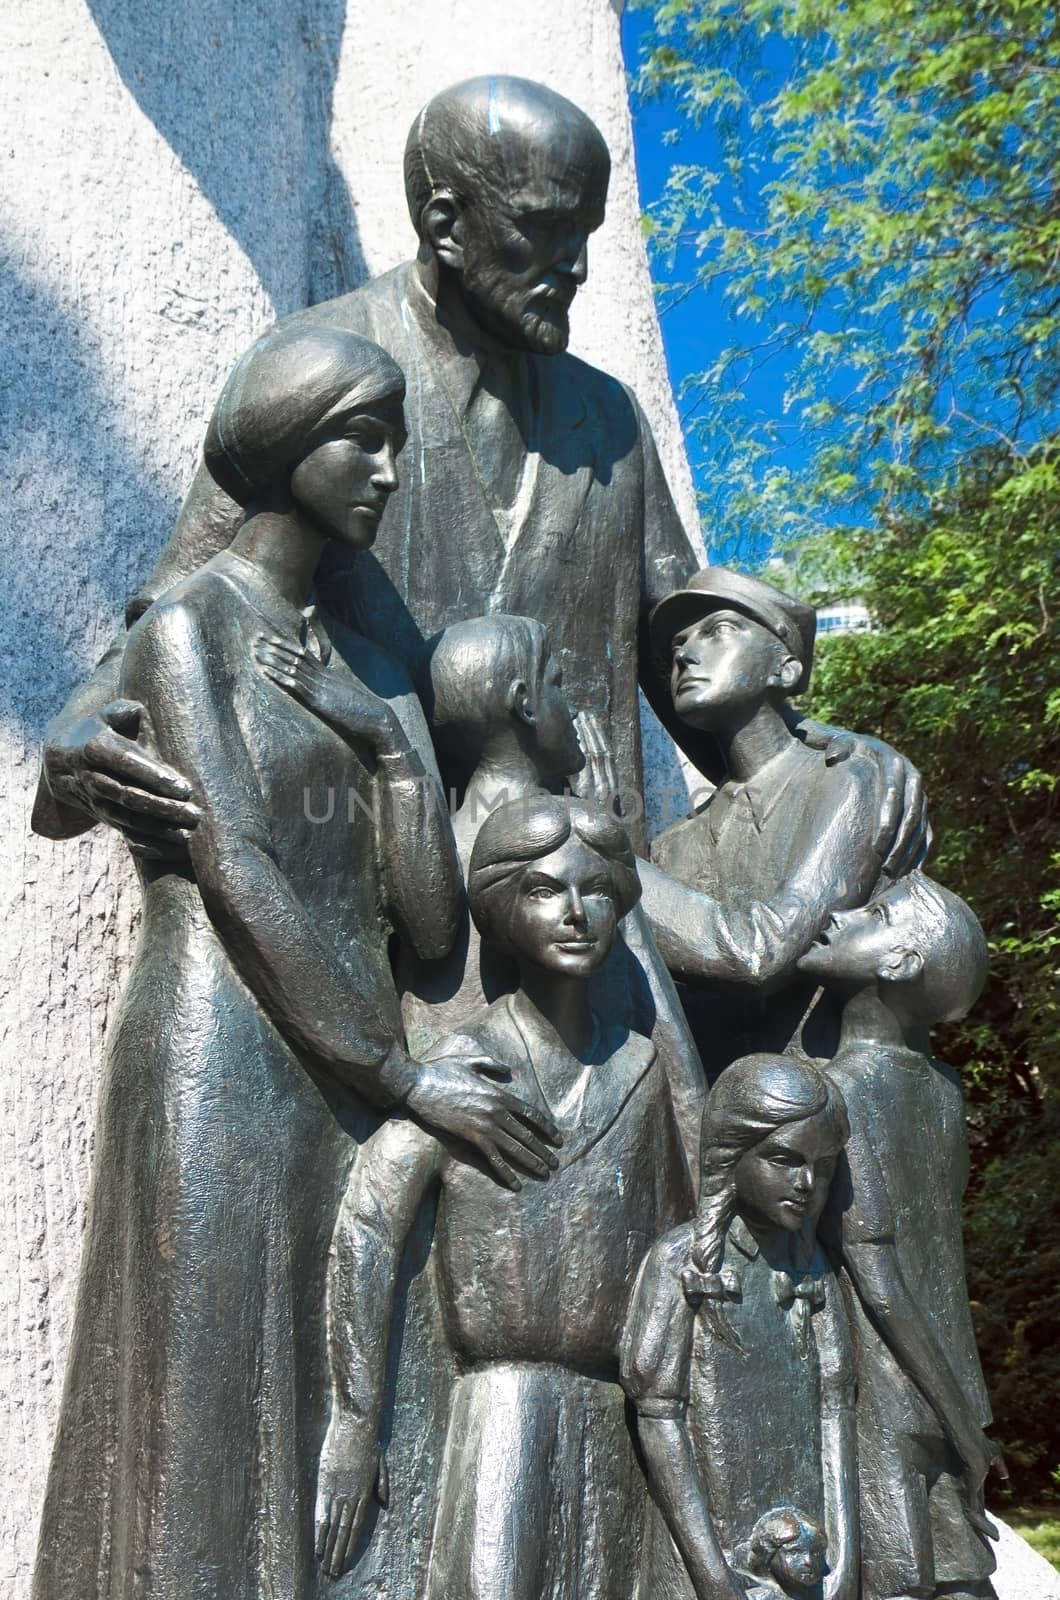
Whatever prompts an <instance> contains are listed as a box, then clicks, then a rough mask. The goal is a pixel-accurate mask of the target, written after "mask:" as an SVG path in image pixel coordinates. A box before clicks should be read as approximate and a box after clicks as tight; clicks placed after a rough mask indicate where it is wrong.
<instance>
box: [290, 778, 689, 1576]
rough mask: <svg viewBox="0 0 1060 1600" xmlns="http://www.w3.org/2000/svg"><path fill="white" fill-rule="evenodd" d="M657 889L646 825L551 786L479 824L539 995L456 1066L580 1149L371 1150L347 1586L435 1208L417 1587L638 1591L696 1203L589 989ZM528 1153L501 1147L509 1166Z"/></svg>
mask: <svg viewBox="0 0 1060 1600" xmlns="http://www.w3.org/2000/svg"><path fill="white" fill-rule="evenodd" d="M639 892H640V889H639V884H638V881H637V871H636V862H635V858H634V856H633V852H632V849H631V847H630V843H629V839H628V837H627V835H626V833H625V830H624V829H623V828H622V827H621V826H620V825H619V823H617V822H616V821H615V819H614V818H613V817H610V816H608V815H606V814H605V813H603V812H600V811H597V810H592V811H590V810H588V809H586V808H585V807H582V806H579V805H576V804H575V805H567V804H565V803H564V802H563V801H562V800H558V799H556V798H555V797H553V796H551V795H536V796H528V797H526V798H525V799H523V800H520V801H517V802H513V803H510V804H508V805H504V806H500V807H499V808H498V809H497V810H495V811H493V812H492V813H491V814H490V816H489V817H488V818H487V820H486V821H485V822H484V823H483V824H482V827H481V829H480V831H479V834H478V837H477V839H476V841H475V846H474V849H473V850H472V853H471V861H470V867H469V872H468V897H469V900H470V905H471V913H472V915H473V917H474V919H475V922H476V925H477V927H478V929H479V932H480V933H481V935H482V939H483V943H484V944H485V945H486V946H490V947H493V946H496V947H499V948H500V949H501V950H502V951H503V952H504V953H506V954H507V955H508V956H509V957H510V958H511V959H512V960H513V961H514V962H515V965H516V968H517V972H518V986H517V988H516V990H515V992H514V993H511V994H506V995H503V996H502V997H501V998H499V999H497V1000H495V1001H494V1002H493V1004H492V1005H490V1006H488V1007H486V1008H484V1009H483V1010H481V1011H479V1012H478V1013H477V1014H476V1015H475V1016H474V1017H473V1018H471V1019H469V1021H468V1022H467V1023H466V1024H465V1025H464V1028H463V1030H462V1031H461V1033H460V1035H459V1036H457V1037H454V1038H451V1039H449V1040H447V1041H443V1042H442V1043H441V1044H440V1045H439V1047H438V1053H439V1055H443V1054H445V1053H449V1052H455V1053H456V1054H458V1055H460V1056H463V1055H464V1053H465V1051H466V1049H467V1048H468V1047H469V1046H470V1042H471V1041H472V1040H474V1041H476V1043H475V1046H474V1048H475V1049H476V1050H477V1052H478V1054H479V1056H480V1058H486V1059H489V1060H491V1061H493V1062H495V1063H496V1064H497V1067H496V1070H497V1071H502V1070H503V1072H504V1074H505V1081H506V1082H507V1083H508V1084H509V1085H510V1087H511V1091H512V1093H513V1094H516V1095H520V1096H525V1097H526V1100H527V1103H528V1104H530V1105H532V1106H533V1107H535V1108H541V1110H542V1111H543V1108H544V1107H546V1106H547V1107H548V1108H549V1111H548V1113H547V1115H548V1116H549V1118H550V1119H551V1120H553V1121H554V1122H555V1124H556V1125H557V1127H558V1129H559V1131H560V1133H561V1135H562V1145H561V1147H560V1149H559V1150H558V1151H557V1153H556V1155H555V1156H554V1157H553V1158H552V1160H553V1164H554V1170H552V1171H549V1169H548V1168H547V1167H546V1166H545V1165H544V1163H542V1168H541V1177H542V1178H543V1179H544V1181H543V1182H540V1183H529V1184H527V1185H525V1186H524V1187H523V1188H521V1189H520V1190H518V1192H516V1189H515V1188H514V1187H513V1188H512V1189H506V1188H504V1187H502V1186H501V1185H500V1184H498V1183H497V1182H495V1181H494V1178H493V1176H492V1175H491V1173H490V1171H489V1170H488V1169H487V1168H486V1166H485V1164H484V1163H481V1162H478V1161H476V1160H475V1159H474V1158H471V1159H467V1160H465V1159H464V1157H463V1153H462V1152H461V1151H460V1149H459V1148H458V1147H457V1146H455V1145H454V1144H453V1142H452V1141H449V1140H438V1139H435V1138H434V1137H433V1136H432V1135H431V1134H429V1133H427V1132H426V1131H425V1130H424V1129H423V1128H420V1127H418V1126H417V1125H416V1124H415V1123H414V1122H412V1121H410V1120H406V1119H396V1118H395V1119H392V1120H391V1121H389V1122H388V1123H386V1124H385V1125H384V1126H383V1127H382V1128H381V1129H380V1130H379V1132H378V1133H377V1134H376V1135H375V1136H374V1137H373V1138H372V1139H371V1140H369V1141H368V1143H367V1144H366V1145H365V1146H364V1147H363V1149H362V1154H361V1159H360V1160H359V1161H358V1163H357V1165H356V1167H355V1169H354V1171H353V1174H352V1176H351V1179H350V1184H349V1187H348V1189H347V1191H346V1195H345V1198H344V1200H343V1203H342V1206H341V1209H340V1213H339V1217H338V1221H337V1224H336V1228H335V1235H334V1240H333V1245H332V1257H331V1265H330V1270H329V1277H328V1307H329V1309H328V1322H329V1329H328V1331H329V1346H330V1354H331V1384H332V1411H331V1423H330V1426H329V1429H328V1434H327V1438H326V1441H325V1444H324V1449H323V1454H322V1458H321V1464H320V1481H319V1495H318V1506H317V1518H318V1537H319V1554H320V1559H321V1562H322V1564H323V1566H324V1569H325V1571H326V1572H328V1573H329V1574H330V1575H331V1576H333V1577H338V1576H340V1575H341V1574H342V1573H343V1572H344V1571H345V1570H346V1569H347V1568H348V1566H349V1565H350V1563H351V1561H353V1560H355V1559H358V1549H357V1540H358V1533H359V1530H360V1528H361V1526H362V1523H363V1520H364V1518H365V1514H366V1512H367V1511H368V1510H369V1508H370V1501H371V1497H372V1493H373V1486H376V1485H378V1483H379V1480H380V1470H379V1463H380V1434H381V1427H382V1425H383V1422H384V1418H383V1397H384V1389H385V1379H386V1372H387V1355H388V1346H389V1345H390V1344H391V1342H392V1337H393V1336H392V1333H391V1320H392V1315H393V1307H394V1300H395V1290H396V1285H397V1281H398V1273H399V1266H400V1263H401V1259H402V1254H403V1251H404V1247H405V1244H406V1241H407V1240H408V1238H409V1235H410V1232H411V1230H412V1228H413V1224H414V1221H415V1218H416V1216H417V1213H418V1211H419V1209H420V1205H421V1202H422V1201H423V1200H424V1199H425V1198H426V1197H427V1196H428V1195H431V1196H434V1197H435V1198H436V1201H437V1214H436V1222H435V1227H434V1240H433V1266H434V1269H435V1275H436V1281H437V1289H438V1297H439V1301H440V1308H441V1317H442V1320H443V1323H444V1327H445V1332H446V1339H447V1344H448V1350H449V1352H450V1353H451V1355H452V1358H453V1364H454V1368H455V1372H456V1377H455V1381H454V1383H453V1385H452V1389H451V1393H450V1396H449V1415H448V1424H447V1430H446V1438H445V1443H444V1447H443V1448H442V1450H441V1452H440V1467H439V1481H438V1484H437V1498H436V1507H435V1515H434V1537H433V1539H432V1541H431V1545H430V1552H429V1557H428V1570H427V1573H426V1575H425V1579H424V1585H423V1589H422V1590H417V1592H422V1593H423V1594H424V1595H425V1596H426V1600H457V1597H459V1600H613V1597H615V1596H619V1595H629V1594H630V1593H631V1592H632V1589H633V1586H634V1583H635V1581H636V1577H637V1571H638V1562H639V1554H640V1551H639V1541H640V1531H641V1528H642V1526H643V1518H644V1513H645V1510H646V1506H645V1496H644V1485H643V1480H642V1476H641V1474H640V1471H639V1469H638V1466H637V1462H636V1455H635V1451H634V1449H633V1441H632V1439H631V1437H630V1434H629V1428H628V1423H627V1420H626V1404H625V1396H624V1394H623V1391H622V1388H621V1385H620V1383H619V1371H618V1344H619V1333H620V1330H621V1327H622V1323H623V1319H624V1317H625V1314H626V1308H627V1305H628V1302H629V1295H630V1290H631V1288H632V1284H633V1281H634V1279H635V1276H636V1272H637V1266H638V1264H639V1261H640V1258H641V1256H642V1254H643V1250H644V1244H645V1241H646V1240H648V1239H652V1238H655V1237H658V1235H659V1233H660V1232H662V1231H663V1230H665V1229H667V1228H670V1227H672V1226H673V1225H674V1223H675V1221H676V1220H677V1219H678V1218H679V1217H682V1216H687V1215H688V1214H689V1211H690V1209H691V1195H690V1189H689V1184H688V1176H687V1172H686V1170H685V1164H684V1160H683V1156H682V1150H681V1142H680V1137H679V1132H678V1127H677V1122H676V1118H675V1116H674V1110H673V1104H672V1101H671V1097H670V1090H669V1086H668V1084H667V1079H666V1073H665V1071H664V1069H663V1066H662V1062H661V1060H660V1058H659V1056H658V1054H657V1052H656V1050H655V1047H654V1045H653V1044H652V1042H651V1040H650V1039H647V1038H645V1037H643V1036H642V1035H639V1034H636V1033H632V1032H631V1031H630V1030H629V1029H628V1028H626V1027H624V1026H623V1025H622V1024H621V1023H620V1022H616V1021H615V1020H614V1019H613V1018H611V1017H604V1016H600V1015H598V1014H597V1013H595V1012H594V1009H593V1006H592V1004H591V991H590V985H591V980H592V978H593V976H594V974H595V973H597V972H598V971H599V970H600V968H601V966H602V965H603V963H604V962H605V961H606V960H607V956H608V952H609V951H610V949H611V945H612V942H613V940H614V938H615V934H616V929H617V926H618V922H619V921H620V919H621V918H622V917H623V916H624V915H626V913H627V912H628V911H629V910H630V908H631V906H632V905H633V904H634V903H635V901H636V899H637V897H638V895H639ZM428 1070H429V1069H428ZM507 1148H508V1147H507V1144H506V1141H505V1140H504V1138H503V1137H501V1138H500V1140H499V1141H498V1149H499V1152H500V1154H501V1156H502V1158H503V1154H504V1152H505V1151H506V1150H507ZM511 1177H512V1179H513V1185H514V1184H517V1183H518V1180H517V1179H516V1178H515V1174H514V1173H512V1174H511ZM397 1476H398V1474H397V1473H396V1472H394V1473H392V1474H391V1487H392V1489H394V1486H395V1483H396V1479H397ZM420 1492H421V1493H422V1492H423V1490H422V1489H421V1490H420ZM376 1493H377V1497H378V1496H379V1490H378V1488H377V1489H376Z"/></svg>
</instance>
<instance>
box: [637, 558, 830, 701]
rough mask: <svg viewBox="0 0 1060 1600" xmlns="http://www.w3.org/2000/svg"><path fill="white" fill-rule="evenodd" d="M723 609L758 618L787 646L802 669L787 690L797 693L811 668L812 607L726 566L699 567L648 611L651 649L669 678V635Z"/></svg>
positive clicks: (814, 620) (807, 681)
mask: <svg viewBox="0 0 1060 1600" xmlns="http://www.w3.org/2000/svg"><path fill="white" fill-rule="evenodd" d="M728 610H732V611H741V612H742V613H743V615H744V616H745V617H750V618H751V619H752V621H754V622H760V623H761V624H762V626H763V627H764V628H768V629H769V631H770V633H773V634H775V635H776V636H777V638H778V639H779V640H780V641H781V643H782V644H784V645H786V646H787V648H788V650H790V652H791V654H792V655H793V656H794V657H795V659H796V661H798V662H799V664H800V665H801V667H802V674H801V676H800V678H799V681H798V683H797V684H796V685H795V687H794V689H793V690H792V693H793V694H801V693H802V692H803V690H804V689H805V688H806V686H807V684H808V683H809V681H810V671H811V668H812V666H813V640H814V635H815V633H816V632H817V613H816V611H815V610H814V609H813V607H812V606H808V605H804V604H803V602H802V601H801V600H793V599H792V597H791V596H790V595H787V594H781V592H780V590H779V589H774V588H773V586H772V585H771V584H768V583H763V582H762V580H761V578H749V577H748V576H747V574H746V573H743V572H734V571H733V570H732V569H731V568H730V567H703V568H702V569H701V570H700V571H699V572H697V573H696V574H695V575H694V576H693V577H691V578H689V580H688V583H687V584H686V586H685V587H684V588H683V589H678V590H677V591H676V593H674V594H668V595H667V596H666V597H665V599H663V600H660V601H659V603H658V605H657V606H656V607H655V609H654V611H653V612H652V614H651V618H650V621H649V624H648V625H649V628H650V630H651V642H652V648H653V650H654V652H655V654H656V656H657V658H658V662H659V666H660V667H661V668H664V669H665V672H666V675H667V676H669V670H670V667H669V663H670V646H671V641H672V640H673V636H674V634H675V633H680V631H681V629H682V628H687V627H688V626H689V625H690V624H691V623H693V622H698V621H699V620H700V618H702V617H705V616H708V615H709V613H710V612H711V611H728Z"/></svg>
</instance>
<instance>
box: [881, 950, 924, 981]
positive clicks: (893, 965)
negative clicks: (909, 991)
mask: <svg viewBox="0 0 1060 1600" xmlns="http://www.w3.org/2000/svg"><path fill="white" fill-rule="evenodd" d="M923 970H924V958H923V956H922V955H921V954H920V951H919V950H892V951H891V952H890V954H889V955H886V956H884V958H883V960H882V961H881V962H880V964H879V967H878V968H877V969H876V976H877V977H879V978H884V979H885V980H886V981H887V982H888V983H912V981H913V979H914V978H919V976H920V974H921V973H922V972H923Z"/></svg>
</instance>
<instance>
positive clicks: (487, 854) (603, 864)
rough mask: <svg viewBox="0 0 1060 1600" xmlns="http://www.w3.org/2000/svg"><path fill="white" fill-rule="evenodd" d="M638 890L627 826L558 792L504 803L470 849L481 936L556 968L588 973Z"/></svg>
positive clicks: (522, 960)
mask: <svg viewBox="0 0 1060 1600" xmlns="http://www.w3.org/2000/svg"><path fill="white" fill-rule="evenodd" d="M639 899H640V881H639V879H638V877H637V863H636V858H635V856H634V854H633V850H632V847H631V845H630V842H629V838H628V836H627V834H626V831H625V829H624V828H623V827H622V825H621V823H619V822H618V821H616V820H615V818H614V817H613V816H611V815H610V814H609V813H608V812H606V811H598V810H594V809H590V808H588V807H586V806H583V805H579V804H578V803H577V802H565V801H563V800H558V799H556V797H555V796H554V795H530V796H528V797H527V798H526V799H523V800H516V801H512V802H511V803H509V804H508V805H504V806H499V807H498V809H497V810H496V811H494V812H492V813H491V814H490V816H489V817H487V819H486V821H485V822H484V823H483V825H482V827H481V829H480V830H479V834H478V837H477V839H476V840H475V847H474V850H473V851H472V853H471V863H470V867H469V870H468V901H469V903H470V906H471V915H472V916H473V917H474V919H475V926H476V927H477V928H478V930H479V933H480V934H481V935H482V938H483V940H484V941H485V942H486V943H487V944H489V945H492V946H493V947H494V948H495V949H498V950H501V951H504V952H505V953H506V954H508V955H511V956H514V957H515V959H516V961H517V962H518V963H519V965H520V968H522V967H523V966H524V965H525V964H527V963H528V964H529V965H531V966H534V967H538V968H545V969H547V970H548V971H550V972H552V973H554V974H555V975H556V976H557V977H560V976H566V977H571V978H577V977H585V978H587V977H589V976H591V974H592V973H594V972H596V971H597V970H598V968H599V967H600V966H601V965H602V964H603V962H604V961H605V959H606V957H607V954H608V951H609V950H610V949H611V945H612V943H613V941H614V936H615V929H616V927H617V925H618V923H619V921H620V920H621V918H622V917H624V916H625V915H626V913H627V911H630V910H631V909H632V908H633V906H634V905H636V903H637V901H638V900H639Z"/></svg>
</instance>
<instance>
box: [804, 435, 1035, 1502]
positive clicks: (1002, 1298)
mask: <svg viewBox="0 0 1060 1600" xmlns="http://www.w3.org/2000/svg"><path fill="white" fill-rule="evenodd" d="M1058 527H1060V447H1057V446H1042V447H1039V448H1038V450H1037V451H1035V452H1034V453H1033V454H1032V455H1031V457H1030V458H1029V459H1028V460H1027V461H1026V462H1025V463H1024V464H1022V465H1021V466H1020V465H1017V464H1014V463H1012V462H1011V461H1010V460H1009V458H1008V457H1007V455H1006V454H1004V453H1002V454H1000V455H997V454H990V455H987V456H985V457H984V456H980V457H978V458H977V459H976V460H974V461H973V462H971V463H966V465H965V467H964V469H963V471H962V472H961V474H960V476H959V480H958V482H957V484H956V486H955V487H954V488H953V489H951V490H950V491H948V492H947V493H946V494H945V495H943V496H940V497H939V498H938V499H937V500H936V502H935V503H934V504H933V505H932V506H931V507H930V508H929V509H928V510H927V511H926V512H925V513H923V514H922V515H919V516H916V517H905V518H895V519H894V520H892V522H891V523H890V524H889V525H888V526H887V527H886V528H885V529H883V530H881V529H875V530H865V531H863V532H854V533H851V532H843V533H839V534H836V533H833V534H832V535H830V536H828V537H826V538H824V539H822V540H820V541H814V542H811V543H809V544H806V545H804V546H802V547H801V548H800V550H798V551H796V552H794V553H793V556H792V566H793V568H794V572H793V578H792V581H793V584H794V586H795V587H796V588H797V589H798V590H799V592H802V593H806V594H808V595H809V597H810V598H816V599H817V600H818V601H819V602H820V601H822V600H824V599H826V598H828V597H829V596H831V595H832V594H834V593H836V591H837V587H838V589H839V592H843V590H844V589H845V590H846V592H848V593H849V586H850V584H851V582H852V581H854V579H855V576H856V582H857V584H858V593H859V594H860V596H861V597H862V598H863V599H864V600H865V602H866V604H867V606H868V608H869V610H870V612H871V614H872V616H873V618H874V619H875V622H876V628H875V629H874V630H873V631H872V632H867V633H852V634H845V635H838V636H836V637H834V638H832V639H827V638H826V639H824V640H822V642H821V644H820V646H819V652H818V658H817V664H816V666H815V668H814V679H813V689H812V702H811V703H810V709H811V710H812V711H813V712H814V714H815V715H817V716H819V717H822V718H823V719H825V720H827V721H830V722H834V723H837V724H838V725H840V726H842V727H848V728H849V727H858V728H865V729H869V730H871V731H872V732H873V733H874V734H877V735H879V736H880V737H882V738H884V739H886V740H887V742H888V743H889V744H892V745H894V746H895V748H897V749H899V750H902V751H903V752H905V753H906V754H907V755H908V756H909V757H910V758H911V759H912V760H913V761H914V762H915V763H916V765H917V766H919V767H920V769H921V771H922V772H923V774H924V777H925V780H926V783H927V787H928V792H929V794H930V795H931V798H932V815H933V821H934V826H935V830H936V834H937V837H938V849H937V853H936V856H935V859H934V861H933V864H932V869H931V870H932V871H933V872H935V873H937V875H938V877H939V878H940V879H941V880H942V881H943V882H944V883H946V884H948V885H949V886H950V887H951V888H954V889H956V890H957V891H958V893H960V894H961V895H963V896H964V897H965V899H967V900H968V901H969V902H970V903H971V905H972V906H974V908H975V910H976V912H977V913H978V915H979V917H980V920H981V921H982V923H983V925H984V927H985V928H986V930H987V933H988V936H989V938H990V943H991V954H992V961H991V976H990V980H989V983H988V986H987V989H986V992H985V993H984V995H983V997H982V999H981V1000H980V1002H979V1004H978V1005H977V1006H976V1008H975V1010H974V1011H973V1012H972V1014H971V1015H970V1017H969V1018H967V1019H966V1020H965V1021H964V1022H962V1023H958V1024H954V1025H951V1026H950V1027H949V1028H947V1029H940V1030H939V1039H938V1048H939V1051H940V1054H942V1055H943V1056H944V1057H945V1059H947V1060H949V1061H951V1062H952V1063H953V1064H954V1065H955V1066H959V1067H960V1068H961V1070H962V1073H963V1076H964V1082H965V1085H966V1089H967V1092H968V1099H969V1112H970V1119H971V1135H972V1141H973V1153H974V1178H973V1184H972V1188H971V1194H970V1204H969V1207H968V1249H969V1272H970V1283H971V1289H972V1296H973V1300H974V1301H975V1302H976V1315H977V1325H978V1329H979V1333H980V1340H981V1344H982V1349H983V1356H984V1362H985V1364H986V1368H987V1374H988V1380H989V1382H990V1384H991V1389H992V1393H993V1395H994V1400H995V1409H996V1414H997V1419H998V1427H997V1436H998V1438H999V1440H1000V1441H1001V1442H1002V1443H1003V1444H1004V1446H1005V1449H1006V1454H1007V1456H1008V1459H1009V1464H1010V1469H1011V1471H1012V1473H1013V1479H1014V1482H1015V1484H1016V1485H1017V1487H1020V1488H1022V1489H1023V1490H1024V1491H1030V1492H1034V1493H1039V1494H1040V1493H1044V1492H1046V1491H1047V1490H1048V1489H1049V1487H1050V1472H1051V1471H1052V1469H1054V1468H1055V1467H1056V1465H1057V1463H1058V1461H1060V1427H1058V1417H1057V1405H1056V1401H1057V1397H1058V1395H1060V1337H1058V1336H1060V1139H1058V1136H1060V998H1058V994H1057V975H1058V967H1060V871H1058V869H1060V827H1058V820H1060V661H1058V650H1057V619H1056V616H1055V611H1056V607H1057V603H1058V601H1060V582H1058V579H1060V541H1058V540H1057V528H1058Z"/></svg>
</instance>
